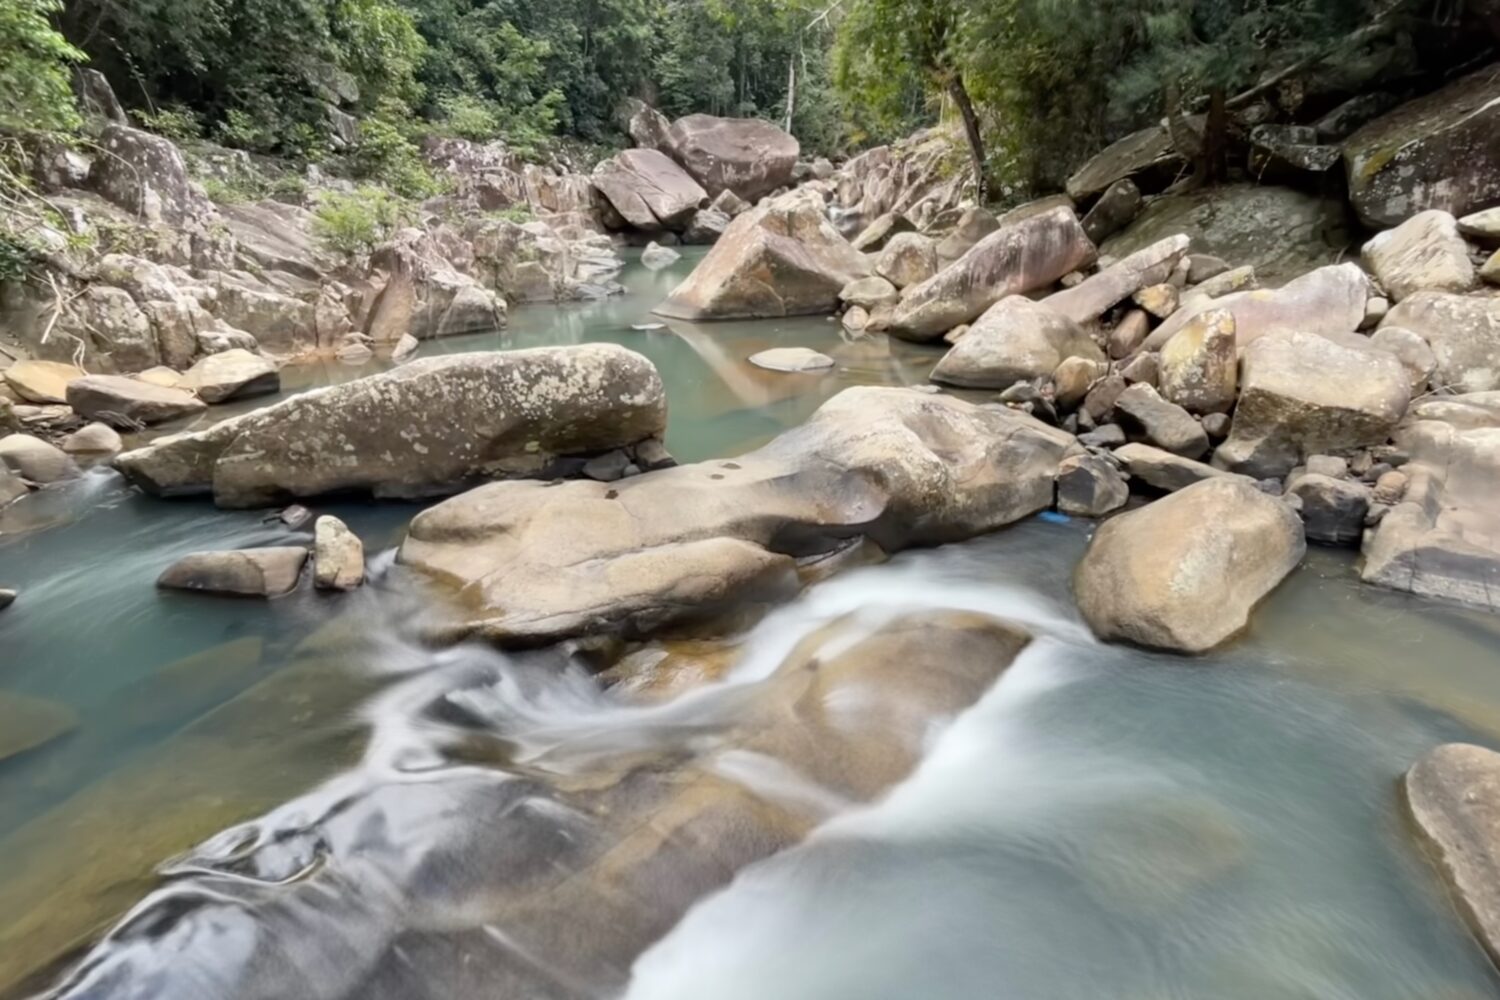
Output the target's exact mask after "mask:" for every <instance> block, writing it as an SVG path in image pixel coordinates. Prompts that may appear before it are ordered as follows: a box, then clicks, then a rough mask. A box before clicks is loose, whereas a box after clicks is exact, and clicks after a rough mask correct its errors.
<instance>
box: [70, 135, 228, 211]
mask: <svg viewBox="0 0 1500 1000" xmlns="http://www.w3.org/2000/svg"><path fill="white" fill-rule="evenodd" d="M98 141H99V148H100V155H98V156H96V157H94V164H93V167H92V168H91V169H90V170H89V186H90V187H91V188H93V189H94V191H96V192H98V194H99V195H100V196H101V197H103V198H104V199H105V200H106V201H111V202H113V203H114V204H116V205H118V206H120V207H121V208H123V209H125V210H126V211H127V212H131V213H133V214H135V215H137V216H139V217H140V218H142V219H143V220H145V221H146V222H148V223H168V224H171V225H181V224H183V223H185V222H188V221H190V220H192V219H194V218H196V217H198V216H201V215H203V214H205V213H206V212H207V211H208V210H209V205H208V203H207V201H206V200H205V199H203V198H201V197H200V196H199V195H198V194H197V193H196V192H195V191H194V189H193V185H192V182H191V180H190V179H189V177H188V171H187V163H186V162H185V161H184V160H183V158H182V153H181V151H180V150H178V148H177V147H176V146H174V145H172V143H171V142H170V141H168V140H167V139H163V138H162V137H161V136H159V135H152V134H151V133H149V132H142V131H141V130H140V129H135V128H131V127H130V126H129V125H121V124H118V123H114V122H111V123H110V124H107V125H105V126H104V129H103V130H102V131H101V132H100V133H99V140H98Z"/></svg>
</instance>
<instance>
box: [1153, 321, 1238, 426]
mask: <svg viewBox="0 0 1500 1000" xmlns="http://www.w3.org/2000/svg"><path fill="white" fill-rule="evenodd" d="M1159 363H1160V369H1159V375H1158V377H1157V388H1158V389H1160V390H1161V394H1162V396H1163V398H1165V399H1167V400H1169V401H1171V402H1173V403H1176V404H1177V405H1178V406H1180V407H1182V408H1183V409H1185V410H1187V411H1188V412H1189V413H1199V414H1203V413H1227V412H1228V411H1229V410H1231V409H1233V407H1234V400H1235V394H1236V391H1237V389H1238V387H1239V364H1240V362H1239V345H1238V343H1237V341H1236V339H1235V327H1234V314H1233V313H1231V312H1228V311H1227V310H1223V309H1213V310H1210V311H1208V312H1205V313H1201V314H1199V315H1198V316H1197V317H1195V318H1194V319H1193V321H1192V322H1191V323H1189V324H1187V325H1186V326H1184V327H1183V328H1182V329H1181V330H1178V331H1177V332H1176V333H1174V334H1173V335H1172V337H1171V339H1170V340H1168V341H1167V342H1166V343H1165V344H1164V345H1162V349H1161V357H1160V359H1159Z"/></svg>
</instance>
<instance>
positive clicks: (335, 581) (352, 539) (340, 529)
mask: <svg viewBox="0 0 1500 1000" xmlns="http://www.w3.org/2000/svg"><path fill="white" fill-rule="evenodd" d="M364 582H365V547H364V545H363V543H361V542H360V540H359V536H358V535H356V534H355V533H354V532H352V531H350V530H349V526H348V525H346V524H345V523H344V522H343V521H340V520H339V519H338V518H336V517H330V516H327V515H325V516H323V517H320V518H318V523H317V525H316V526H315V527H314V529H313V583H314V585H316V586H317V588H318V589H319V590H354V589H355V588H357V587H358V586H359V585H360V584H362V583H364Z"/></svg>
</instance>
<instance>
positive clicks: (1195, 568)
mask: <svg viewBox="0 0 1500 1000" xmlns="http://www.w3.org/2000/svg"><path fill="white" fill-rule="evenodd" d="M1306 550H1307V542H1306V540H1305V539H1304V538H1303V536H1302V522H1301V521H1299V520H1298V519H1297V515H1296V513H1294V512H1293V511H1292V509H1291V507H1289V506H1288V505H1287V504H1285V503H1283V502H1282V501H1280V500H1278V499H1275V498H1274V497H1271V496H1268V495H1266V494H1265V493H1262V492H1261V491H1260V490H1258V489H1257V488H1256V487H1255V485H1254V484H1253V483H1249V482H1246V481H1244V480H1242V479H1230V478H1217V479H1207V480H1204V481H1202V482H1199V483H1196V484H1194V485H1192V486H1189V487H1187V488H1186V489H1183V490H1179V491H1178V492H1176V493H1173V494H1171V495H1170V496H1167V497H1165V498H1163V499H1161V500H1157V501H1156V502H1154V503H1152V504H1149V505H1148V506H1146V507H1143V508H1141V509H1140V510H1136V511H1132V512H1131V513H1128V514H1123V515H1121V516H1119V517H1116V518H1114V519H1113V520H1110V521H1107V522H1105V524H1104V525H1103V526H1102V527H1101V528H1100V529H1099V531H1098V532H1097V533H1096V534H1095V535H1094V539H1093V541H1092V542H1091V543H1090V544H1089V547H1088V551H1087V552H1085V553H1084V556H1083V560H1082V561H1081V562H1080V563H1079V565H1078V572H1077V573H1076V575H1075V576H1074V579H1073V591H1074V594H1075V595H1076V596H1077V598H1078V607H1079V610H1081V611H1082V612H1083V617H1084V618H1085V620H1087V621H1088V623H1089V626H1090V627H1091V628H1092V629H1093V630H1094V632H1095V633H1097V634H1098V635H1099V636H1100V637H1101V638H1105V639H1120V640H1124V641H1127V642H1133V643H1137V644H1139V645H1142V646H1150V647H1154V648H1159V649H1172V650H1180V651H1182V652H1186V653H1201V652H1205V651H1207V650H1210V649H1212V648H1214V647H1215V646H1217V645H1219V644H1220V643H1221V642H1223V641H1224V640H1225V639H1228V638H1229V637H1230V636H1232V635H1234V634H1235V633H1237V632H1239V631H1240V630H1242V629H1243V628H1244V627H1245V626H1246V625H1247V624H1248V623H1249V620H1250V612H1251V610H1253V609H1254V607H1255V605H1256V604H1258V603H1259V602H1260V601H1261V599H1262V598H1264V597H1265V596H1266V595H1267V594H1269V593H1270V592H1271V591H1272V590H1274V589H1275V588H1276V585H1277V584H1279V583H1280V582H1281V581H1282V579H1283V578H1284V577H1286V575H1287V574H1288V573H1290V572H1291V571H1292V570H1293V569H1294V568H1296V566H1297V564H1298V563H1299V562H1301V560H1302V556H1303V554H1304V553H1305V552H1306Z"/></svg>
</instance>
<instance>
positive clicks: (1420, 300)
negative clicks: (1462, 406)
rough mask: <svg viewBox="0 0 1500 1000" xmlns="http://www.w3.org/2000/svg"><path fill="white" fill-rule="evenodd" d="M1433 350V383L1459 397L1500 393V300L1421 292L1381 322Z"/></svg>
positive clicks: (1382, 327) (1404, 302)
mask: <svg viewBox="0 0 1500 1000" xmlns="http://www.w3.org/2000/svg"><path fill="white" fill-rule="evenodd" d="M1387 328H1395V329H1401V330H1410V331H1411V332H1413V333H1415V334H1416V335H1417V336H1419V337H1421V338H1422V339H1423V340H1425V341H1426V342H1427V344H1428V346H1429V347H1431V348H1432V356H1433V362H1434V367H1433V372H1432V384H1433V385H1434V386H1435V387H1438V388H1444V389H1450V390H1452V391H1454V392H1488V391H1489V390H1491V389H1500V298H1494V297H1486V296H1474V295H1447V294H1443V293H1441V292H1418V293H1417V294H1416V295H1413V296H1411V297H1410V298H1408V299H1406V300H1405V301H1403V302H1401V303H1399V304H1398V305H1397V306H1396V307H1395V308H1394V309H1392V310H1391V311H1390V312H1388V313H1386V315H1385V318H1384V319H1383V320H1381V323H1380V329H1381V330H1382V331H1383V330H1385V329H1387Z"/></svg>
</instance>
